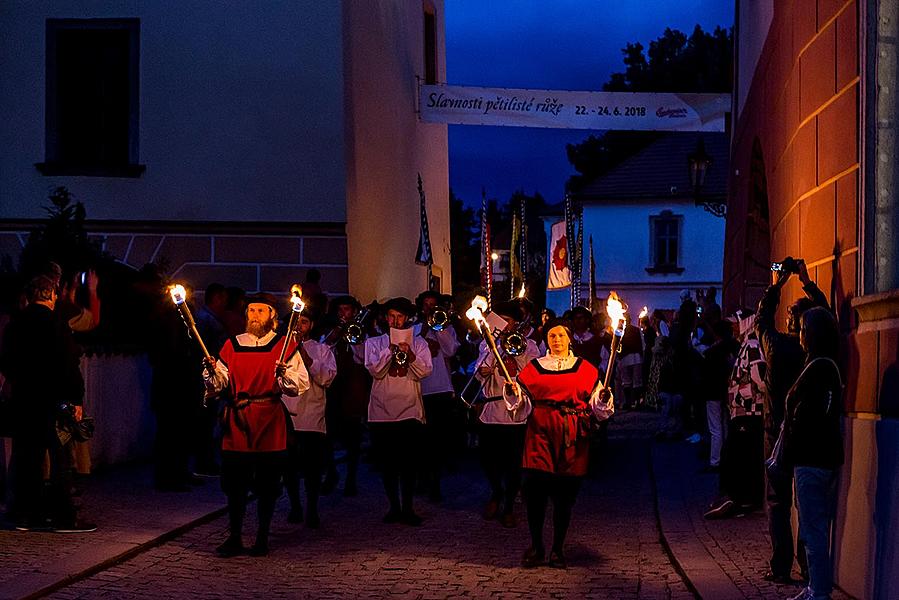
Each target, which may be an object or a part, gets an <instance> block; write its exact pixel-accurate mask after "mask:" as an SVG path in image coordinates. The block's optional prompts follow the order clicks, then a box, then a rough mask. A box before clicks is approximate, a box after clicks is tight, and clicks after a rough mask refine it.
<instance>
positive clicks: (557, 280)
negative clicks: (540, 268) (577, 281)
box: [546, 221, 571, 290]
mask: <svg viewBox="0 0 899 600" xmlns="http://www.w3.org/2000/svg"><path fill="white" fill-rule="evenodd" d="M549 249H550V257H549V258H550V260H549V261H548V262H549V276H548V277H547V285H546V289H548V290H561V289H564V288H567V287H568V286H570V285H571V270H570V269H569V268H568V235H567V231H566V225H565V221H558V222H556V223H553V225H552V228H551V229H550V242H549Z"/></svg>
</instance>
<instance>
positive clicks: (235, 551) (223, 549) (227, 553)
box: [215, 537, 247, 558]
mask: <svg viewBox="0 0 899 600" xmlns="http://www.w3.org/2000/svg"><path fill="white" fill-rule="evenodd" d="M215 552H216V554H218V555H219V556H221V557H222V558H232V557H234V556H240V555H241V554H246V552H247V549H246V548H244V547H243V542H242V541H241V540H240V538H238V537H229V538H228V539H227V540H225V541H224V542H222V543H221V544H220V545H219V547H218V548H216V549H215Z"/></svg>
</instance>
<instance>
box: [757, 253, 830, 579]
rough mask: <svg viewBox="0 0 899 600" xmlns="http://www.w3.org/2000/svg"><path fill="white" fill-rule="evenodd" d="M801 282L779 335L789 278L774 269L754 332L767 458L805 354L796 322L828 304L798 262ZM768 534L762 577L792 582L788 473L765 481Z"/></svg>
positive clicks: (790, 480)
mask: <svg viewBox="0 0 899 600" xmlns="http://www.w3.org/2000/svg"><path fill="white" fill-rule="evenodd" d="M798 270H799V272H798V276H799V280H800V281H801V282H802V290H803V292H804V293H805V297H804V298H800V299H798V300H797V301H796V302H794V303H793V304H792V305H791V306H790V307H789V310H788V320H787V332H786V333H783V332H781V331H778V329H777V327H776V325H775V316H776V313H777V306H778V304H780V291H781V289H782V288H783V286H784V284H786V282H787V281H788V280H789V278H790V273H788V272H786V271H774V283H773V284H772V285H771V286H769V287H768V289H767V290H765V294H764V295H763V296H762V299H761V301H760V302H759V307H758V311H757V315H758V316H757V317H756V321H755V331H756V333H757V334H758V338H759V342H760V343H761V345H762V352H763V354H764V355H765V361H766V362H767V364H768V370H767V375H766V381H765V383H766V384H767V388H768V393H767V395H766V396H765V416H764V428H765V456H770V455H771V451H772V449H773V448H774V443H775V442H776V441H777V437H778V435H779V433H780V426H781V423H783V419H784V407H785V406H786V404H785V403H784V400H785V398H786V395H787V392H788V391H789V389H790V387H792V385H793V383H794V382H795V381H796V378H797V377H798V376H799V373H800V372H801V371H802V366H803V364H804V363H805V351H804V350H803V349H802V346H801V345H800V343H799V323H800V318H801V317H802V314H803V313H804V312H805V311H806V310H808V309H810V308H813V307H815V306H823V307H826V306H827V298H826V297H825V296H824V294H823V293H822V292H821V290H820V289H818V286H816V285H815V284H814V282H812V280H811V279H810V278H809V276H808V271H807V270H806V267H805V263H803V262H801V261H799V269H798ZM766 497H767V515H768V531H769V534H770V537H771V550H772V554H771V560H770V561H769V565H770V568H771V569H770V571H769V572H768V573H766V574H765V579H766V580H768V581H775V582H778V583H790V582H792V577H791V576H790V571H791V570H792V568H793V554H794V552H793V529H792V525H791V522H790V511H791V507H792V504H793V477H792V473H788V474H787V475H785V476H776V475H775V476H771V475H769V477H768V483H767V493H766ZM796 554H797V558H798V560H799V566H800V569H801V570H802V571H805V570H806V567H805V556H804V552H803V551H802V549H801V546H800V548H799V551H798V552H797V553H796Z"/></svg>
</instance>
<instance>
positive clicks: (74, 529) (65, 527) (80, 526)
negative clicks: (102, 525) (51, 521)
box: [52, 521, 97, 533]
mask: <svg viewBox="0 0 899 600" xmlns="http://www.w3.org/2000/svg"><path fill="white" fill-rule="evenodd" d="M52 531H53V532H54V533H90V532H91V531H97V526H96V525H94V524H93V523H88V522H87V521H72V522H70V523H62V524H59V525H53V526H52Z"/></svg>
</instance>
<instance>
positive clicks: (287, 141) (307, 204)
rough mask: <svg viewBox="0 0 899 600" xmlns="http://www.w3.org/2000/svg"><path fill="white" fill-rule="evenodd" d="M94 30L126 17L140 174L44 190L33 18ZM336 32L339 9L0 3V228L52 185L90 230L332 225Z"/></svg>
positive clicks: (341, 189)
mask: <svg viewBox="0 0 899 600" xmlns="http://www.w3.org/2000/svg"><path fill="white" fill-rule="evenodd" d="M98 17H103V18H135V17H137V18H140V163H142V164H145V165H146V166H147V168H146V172H145V173H144V174H143V175H142V176H141V177H139V178H136V179H127V178H100V177H55V176H54V177H45V176H43V175H41V174H40V173H39V172H38V171H37V169H36V168H35V167H34V163H39V162H43V161H44V103H45V48H46V41H45V28H46V19H48V18H98ZM341 32H342V10H341V3H339V2H318V1H315V0H292V1H290V2H227V3H222V2H219V1H217V0H191V1H190V2H182V1H179V0H154V1H153V2H145V1H139V0H118V1H115V2H82V1H79V0H56V1H54V2H34V1H32V0H8V1H5V2H3V3H2V4H0V56H3V65H2V76H0V114H3V115H5V118H4V125H3V143H2V144H0V219H3V218H39V217H43V216H44V212H43V210H42V208H41V207H42V206H44V205H45V204H46V203H47V200H46V197H47V190H48V188H50V187H55V186H58V185H65V186H67V187H68V188H69V189H70V191H72V192H73V193H74V194H75V195H76V197H77V198H78V199H80V200H83V201H85V203H86V207H87V210H88V217H89V218H91V219H112V220H175V219H184V220H196V221H202V220H208V221H281V220H289V221H298V222H303V221H305V222H310V221H325V222H342V221H344V220H345V219H346V203H345V193H346V188H345V164H344V146H343V144H344V106H343V37H342V35H341ZM409 110H410V111H411V109H409Z"/></svg>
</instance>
